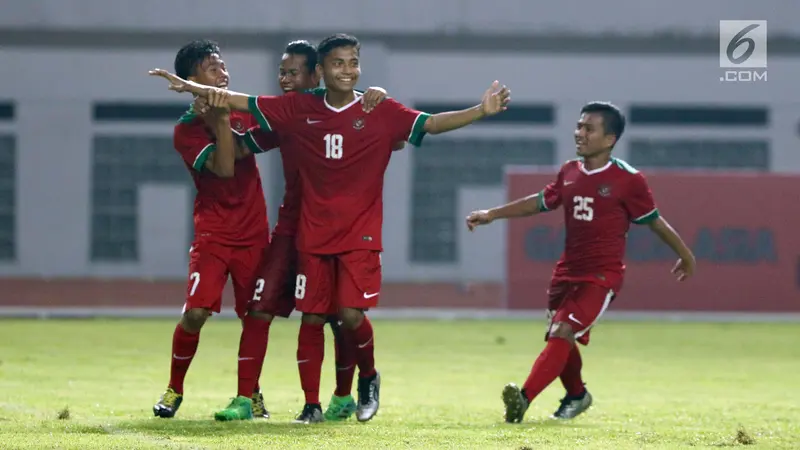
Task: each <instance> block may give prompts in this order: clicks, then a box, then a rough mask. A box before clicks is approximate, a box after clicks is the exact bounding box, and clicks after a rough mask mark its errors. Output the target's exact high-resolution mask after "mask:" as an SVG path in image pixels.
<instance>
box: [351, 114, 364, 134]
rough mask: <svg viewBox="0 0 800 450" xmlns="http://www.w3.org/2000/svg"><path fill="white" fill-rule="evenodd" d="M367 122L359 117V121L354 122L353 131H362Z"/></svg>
mask: <svg viewBox="0 0 800 450" xmlns="http://www.w3.org/2000/svg"><path fill="white" fill-rule="evenodd" d="M365 122H366V121H365V120H364V118H363V117H359V118H358V119H356V120H354V121H353V129H354V130H356V131H360V130H361V129H363V128H364V123H365Z"/></svg>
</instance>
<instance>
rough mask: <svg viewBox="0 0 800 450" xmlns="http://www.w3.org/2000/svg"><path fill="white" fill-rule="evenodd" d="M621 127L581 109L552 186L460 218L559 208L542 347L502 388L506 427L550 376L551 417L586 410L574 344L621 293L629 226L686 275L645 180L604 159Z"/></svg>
mask: <svg viewBox="0 0 800 450" xmlns="http://www.w3.org/2000/svg"><path fill="white" fill-rule="evenodd" d="M624 128H625V119H624V117H623V116H622V113H620V111H619V110H618V109H617V108H616V107H615V106H614V105H611V104H609V103H589V104H588V105H586V106H584V107H583V109H582V110H581V117H580V120H579V121H578V126H577V127H576V129H575V143H576V147H577V153H578V155H579V156H580V157H581V159H578V160H574V161H569V162H567V163H566V164H564V165H563V166H562V167H561V170H560V171H559V172H558V176H557V177H556V180H555V181H554V182H552V183H550V184H548V185H547V186H546V187H545V188H544V189H543V190H542V191H541V192H539V193H537V194H534V195H531V196H529V197H526V198H522V199H519V200H517V201H514V202H512V203H509V204H507V205H504V206H500V207H497V208H493V209H490V210H483V211H475V212H473V213H471V214H470V215H469V216H468V217H467V226H468V227H469V228H470V229H474V227H475V226H477V225H484V224H487V223H490V222H492V221H493V220H495V219H501V218H513V217H523V216H530V215H534V214H539V213H543V212H547V211H552V210H554V209H557V208H559V207H560V208H562V209H563V210H564V224H565V227H566V242H565V246H564V253H563V255H562V256H561V259H560V260H559V261H558V263H557V264H556V268H555V270H554V271H553V278H552V281H551V283H550V287H549V289H548V296H549V298H548V316H549V319H550V320H549V323H548V330H547V333H546V334H545V340H546V341H547V346H546V347H545V349H544V350H543V351H542V353H541V354H540V355H539V358H537V360H536V362H535V363H534V365H533V368H532V369H531V372H530V374H529V375H528V378H527V380H526V381H525V384H524V385H523V387H522V389H520V388H519V387H517V386H516V385H515V384H513V383H512V384H508V385H507V386H506V387H505V388H504V389H503V395H502V396H503V402H504V403H505V407H506V417H505V418H506V421H507V422H521V421H522V418H523V416H524V414H525V411H526V410H527V409H528V405H529V404H530V402H531V401H533V399H534V398H536V396H538V395H539V393H541V392H542V391H543V390H544V389H545V388H546V387H547V386H548V385H549V384H550V383H552V382H553V381H554V380H555V379H556V378H560V379H561V382H562V384H563V385H564V388H565V389H566V390H567V395H566V396H565V397H564V399H563V400H562V401H561V406H560V407H559V408H558V410H557V411H556V412H555V413H554V414H553V416H554V417H555V418H559V419H571V418H573V417H575V416H577V415H578V414H581V413H582V412H584V411H586V410H587V409H588V408H589V406H591V404H592V396H591V395H590V394H589V392H588V391H587V390H586V388H585V386H584V384H583V379H582V377H581V367H582V366H583V362H582V360H581V354H580V352H579V351H578V347H577V346H576V345H575V342H576V341H577V342H580V343H582V344H584V345H587V344H588V343H589V330H590V329H591V328H592V326H593V325H594V324H595V322H596V321H597V320H598V318H599V317H600V316H601V315H602V314H603V312H604V311H605V310H606V309H607V308H608V306H609V304H610V303H611V301H612V300H613V299H614V297H615V296H616V294H617V292H619V290H620V288H621V287H622V279H623V274H624V271H625V265H624V263H623V257H624V255H625V239H626V235H627V233H628V229H629V227H630V224H631V223H634V224H643V225H644V224H646V225H647V226H649V227H650V229H651V230H652V231H653V232H654V233H656V234H657V235H658V236H659V237H660V238H661V239H662V240H663V241H664V242H666V243H667V244H668V245H669V246H670V247H671V248H672V250H673V251H675V253H677V254H678V256H679V257H680V259H679V260H678V264H677V265H676V266H675V268H674V269H673V272H674V273H676V274H677V275H678V279H679V280H682V279H683V278H685V277H687V276H689V275H691V274H692V272H693V271H694V256H693V255H692V252H691V251H690V250H689V249H688V248H687V247H686V245H685V244H684V243H683V241H682V240H681V238H680V236H678V234H677V233H675V230H673V229H672V227H670V226H669V224H668V223H667V222H666V221H665V220H664V219H663V218H662V217H661V215H660V213H659V211H658V208H656V205H655V202H654V201H653V196H652V194H651V192H650V188H649V187H648V186H647V181H646V180H645V177H644V176H643V175H642V174H641V173H639V172H638V171H637V170H636V169H634V168H633V167H631V166H630V165H629V164H627V163H626V162H624V161H622V160H620V159H616V158H612V157H611V151H612V149H613V147H614V145H615V144H616V142H617V141H618V140H619V138H620V137H621V136H622V132H623V130H624Z"/></svg>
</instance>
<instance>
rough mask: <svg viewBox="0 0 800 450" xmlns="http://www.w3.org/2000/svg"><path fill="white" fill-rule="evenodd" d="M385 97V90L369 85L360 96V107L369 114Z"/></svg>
mask: <svg viewBox="0 0 800 450" xmlns="http://www.w3.org/2000/svg"><path fill="white" fill-rule="evenodd" d="M385 99H386V90H384V89H383V88H380V87H370V88H369V89H367V92H365V93H364V95H363V96H362V97H361V108H362V109H363V110H364V112H365V113H367V114H369V113H370V112H372V110H373V109H375V107H376V106H378V104H379V103H380V102H382V101H384V100H385Z"/></svg>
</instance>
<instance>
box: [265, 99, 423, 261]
mask: <svg viewBox="0 0 800 450" xmlns="http://www.w3.org/2000/svg"><path fill="white" fill-rule="evenodd" d="M360 101H361V99H360V96H357V98H356V99H355V100H354V101H353V102H352V103H350V104H349V105H346V106H344V107H342V108H334V107H332V106H330V105H329V104H328V103H327V101H326V100H325V90H324V89H315V90H312V91H307V92H304V93H289V94H286V95H282V96H280V97H251V99H250V111H251V112H252V113H253V115H254V116H255V117H256V119H258V122H259V124H260V125H261V128H262V129H265V130H272V129H273V127H274V129H276V130H278V132H279V133H280V134H281V136H284V137H288V138H289V139H291V145H290V146H289V147H288V151H287V150H286V148H285V149H284V151H287V153H289V152H290V153H292V156H291V157H290V159H291V160H292V161H294V162H295V163H296V165H297V168H298V169H299V171H300V186H301V188H300V190H301V192H302V195H301V197H302V200H301V213H300V226H299V234H298V238H297V247H298V250H300V251H302V252H306V253H315V254H337V253H344V252H348V251H351V250H359V249H365V250H377V251H380V250H382V249H383V245H382V242H381V241H382V239H381V238H382V236H381V235H382V225H383V177H384V173H385V171H386V167H387V166H388V164H389V159H390V157H391V154H392V146H393V144H395V143H396V142H398V141H405V140H407V141H408V142H410V143H411V144H413V145H420V144H421V142H422V138H423V137H424V135H425V132H424V126H425V121H426V120H427V118H428V114H425V113H422V112H419V111H414V110H412V109H409V108H406V107H405V106H403V105H402V104H400V103H398V102H397V101H395V100H392V99H389V98H387V99H386V100H384V101H383V102H381V103H380V104H379V105H378V106H377V107H376V108H375V109H374V110H373V111H372V112H371V113H370V114H369V115H367V114H365V113H364V111H363V109H362V107H361V103H360Z"/></svg>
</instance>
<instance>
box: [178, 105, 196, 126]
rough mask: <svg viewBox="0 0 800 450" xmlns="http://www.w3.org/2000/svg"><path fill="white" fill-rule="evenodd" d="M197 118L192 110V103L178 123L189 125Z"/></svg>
mask: <svg viewBox="0 0 800 450" xmlns="http://www.w3.org/2000/svg"><path fill="white" fill-rule="evenodd" d="M196 118H197V113H196V112H195V110H194V103H192V104H191V105H189V110H188V111H186V112H185V113H183V115H182V116H181V117H180V119H178V123H189V122H191V121H193V120H194V119H196Z"/></svg>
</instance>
